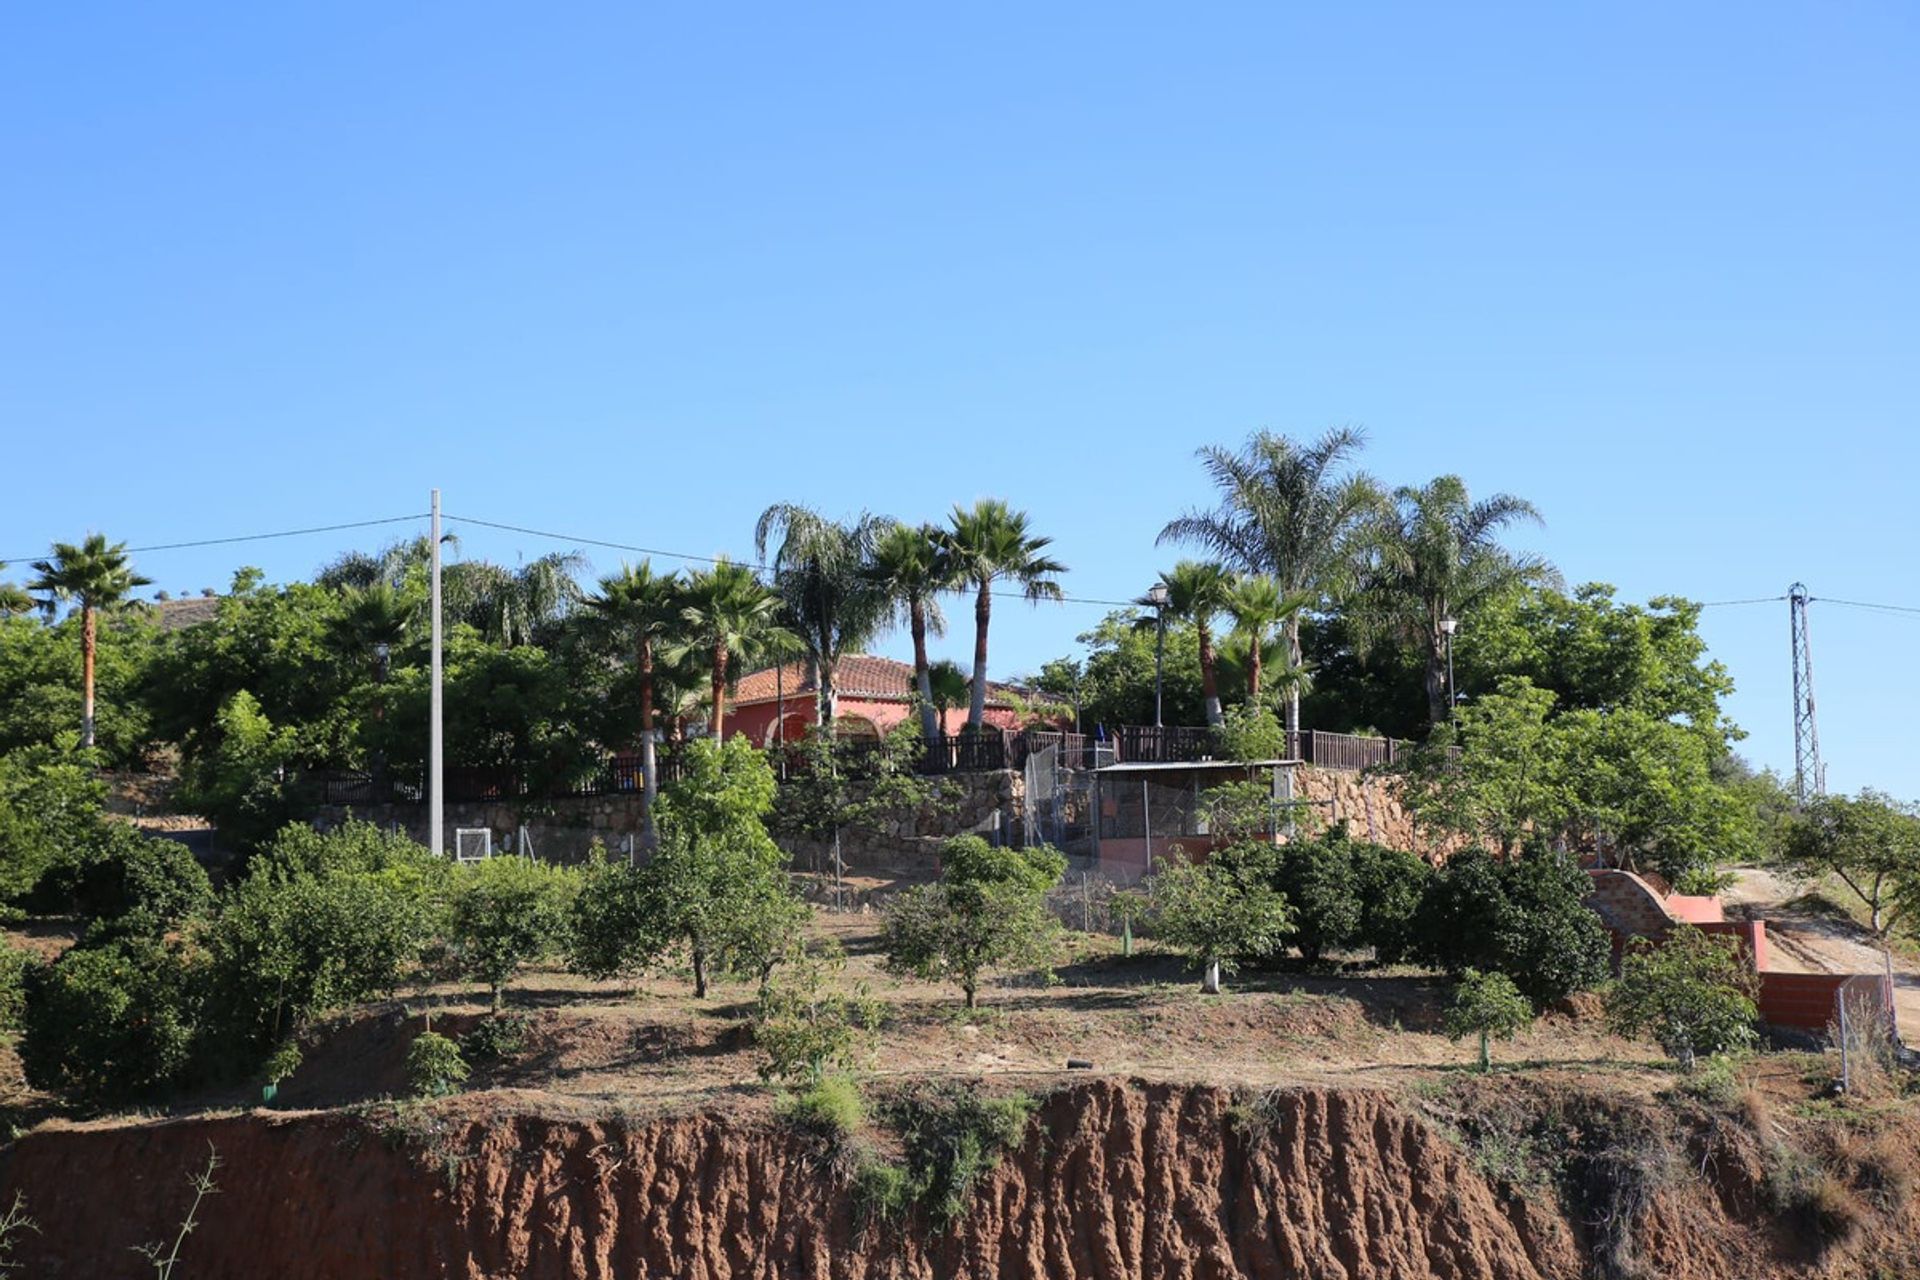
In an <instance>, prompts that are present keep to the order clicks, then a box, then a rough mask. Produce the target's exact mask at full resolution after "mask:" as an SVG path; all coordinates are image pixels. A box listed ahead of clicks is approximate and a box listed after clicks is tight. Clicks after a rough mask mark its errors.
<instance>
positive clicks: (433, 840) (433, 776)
mask: <svg viewBox="0 0 1920 1280" xmlns="http://www.w3.org/2000/svg"><path fill="white" fill-rule="evenodd" d="M432 511H433V531H432V533H431V535H430V537H431V540H432V542H433V624H432V626H433V666H432V671H433V677H432V684H433V693H432V696H431V697H430V699H429V701H428V711H427V725H428V728H427V845H428V847H429V848H431V849H432V850H433V851H434V852H435V853H444V852H445V851H446V846H445V844H443V843H442V831H441V788H440V782H441V775H442V773H443V772H444V768H443V766H444V764H445V754H446V744H445V741H444V739H443V737H442V734H441V726H440V491H439V490H438V489H435V490H434V491H433V504H432Z"/></svg>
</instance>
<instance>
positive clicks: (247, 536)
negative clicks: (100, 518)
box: [0, 512, 427, 563]
mask: <svg viewBox="0 0 1920 1280" xmlns="http://www.w3.org/2000/svg"><path fill="white" fill-rule="evenodd" d="M426 518H427V517H426V513H424V512H422V513H420V514H419V515H411V516H386V517H383V518H381V519H379V520H353V521H349V522H348V523H346V524H317V525H314V526H312V527H311V528H306V529H281V530H279V531H277V532H274V533H243V534H237V535H235V536H234V537H231V538H200V539H197V540H195V541H192V542H156V543H154V544H153V545H151V546H146V547H128V548H127V554H128V555H147V554H149V553H150V552H154V551H181V550H185V549H186V548H189V547H222V546H228V545H231V544H232V543H236V542H264V541H266V540H267V539H269V538H298V537H303V536H305V535H307V534H310V533H338V532H340V531H341V530H343V529H371V528H373V527H374V526H376V525H383V524H405V523H407V522H408V521H411V520H424V519H426ZM36 558H37V557H36V556H33V555H24V556H0V561H5V562H8V563H12V562H14V561H18V560H30V559H36Z"/></svg>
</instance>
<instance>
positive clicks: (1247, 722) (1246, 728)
mask: <svg viewBox="0 0 1920 1280" xmlns="http://www.w3.org/2000/svg"><path fill="white" fill-rule="evenodd" d="M1213 736H1214V741H1215V742H1216V743H1217V744H1218V746H1219V749H1220V754H1221V755H1223V756H1225V757H1226V758H1227V759H1229V760H1280V759H1284V758H1285V757H1286V754H1287V730H1286V726H1285V725H1283V724H1281V723H1280V719H1279V717H1278V716H1276V715H1274V713H1273V710H1272V708H1270V707H1265V706H1259V705H1256V704H1254V703H1250V702H1243V703H1241V704H1240V705H1239V706H1235V707H1228V708H1227V710H1226V714H1225V716H1224V717H1222V721H1221V723H1220V725H1219V726H1218V727H1217V728H1216V729H1214V731H1213Z"/></svg>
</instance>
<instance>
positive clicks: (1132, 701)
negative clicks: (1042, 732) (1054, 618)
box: [935, 609, 1244, 732]
mask: <svg viewBox="0 0 1920 1280" xmlns="http://www.w3.org/2000/svg"><path fill="white" fill-rule="evenodd" d="M1078 640H1079V643H1080V644H1082V645H1084V646H1086V647H1087V651H1088V652H1087V657H1086V660H1085V661H1084V662H1080V661H1078V660H1075V659H1072V658H1059V659H1055V660H1054V661H1052V662H1049V663H1047V664H1046V665H1045V666H1043V667H1042V668H1041V669H1040V673H1039V675H1038V676H1037V677H1036V679H1035V681H1034V683H1035V685H1036V686H1037V687H1038V688H1039V689H1040V691H1041V692H1042V693H1044V694H1046V695H1047V696H1048V697H1051V698H1053V699H1055V700H1057V701H1060V702H1064V703H1066V704H1068V705H1070V706H1072V707H1075V708H1076V709H1077V710H1078V711H1079V713H1080V721H1081V723H1082V724H1083V725H1084V726H1085V727H1086V728H1087V730H1088V731H1089V732H1091V731H1093V728H1094V726H1096V725H1121V724H1152V723H1153V688H1154V670H1155V662H1154V658H1155V654H1154V649H1155V644H1154V631H1153V627H1152V625H1151V620H1150V618H1148V617H1146V616H1143V615H1142V614H1141V613H1140V612H1139V611H1138V610H1135V609H1125V610H1119V611H1116V612H1114V613H1110V614H1108V615H1107V616H1106V617H1105V618H1103V619H1102V620H1101V621H1100V623H1099V624H1098V625H1097V626H1095V627H1094V628H1093V629H1092V630H1091V631H1085V632H1082V633H1081V634H1080V636H1079V637H1078ZM1199 655H1200V649H1199V635H1198V633H1197V632H1196V630H1195V629H1194V627H1193V626H1192V624H1190V623H1188V622H1185V621H1183V620H1181V619H1178V618H1171V617H1170V618H1168V620H1167V636H1166V655H1165V661H1164V663H1163V664H1162V673H1161V685H1162V690H1163V702H1164V710H1165V720H1166V722H1167V723H1168V724H1197V723H1199V722H1200V720H1201V718H1202V717H1203V716H1204V715H1205V714H1206V703H1205V694H1204V681H1203V679H1202V676H1201V670H1200V656H1199ZM935 665H936V666H937V665H938V664H935ZM1216 665H1218V660H1217V659H1216ZM1220 679H1221V680H1222V681H1223V682H1224V681H1225V675H1224V672H1223V673H1222V674H1221V675H1220ZM1240 688H1244V685H1242V686H1240ZM1222 692H1223V695H1224V696H1225V697H1226V698H1227V700H1229V701H1232V700H1234V699H1236V698H1238V697H1240V696H1242V695H1241V693H1240V691H1239V688H1226V687H1224V684H1223V689H1222Z"/></svg>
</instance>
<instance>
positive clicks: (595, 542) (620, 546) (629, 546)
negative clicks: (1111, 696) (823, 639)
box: [446, 514, 1140, 607]
mask: <svg viewBox="0 0 1920 1280" xmlns="http://www.w3.org/2000/svg"><path fill="white" fill-rule="evenodd" d="M446 518H447V519H448V520H449V521H458V522H460V523H463V524H477V525H480V526H482V527H484V528H488V529H504V530H506V531H507V532H509V533H524V534H526V535H528V536H529V537H534V538H548V539H551V540H552V541H554V542H566V543H571V544H573V545H574V546H584V547H607V548H609V549H611V550H614V551H632V552H634V553H636V554H638V555H643V556H661V557H663V558H665V559H668V560H695V561H698V562H700V563H701V564H719V563H720V562H721V561H723V560H725V561H726V562H727V563H729V564H737V565H740V566H742V567H743V568H748V569H753V570H756V571H758V572H760V573H772V572H773V566H771V565H766V564H761V563H760V562H758V561H756V560H734V559H731V558H729V557H727V556H703V555H695V554H694V553H693V552H691V551H667V550H665V549H663V548H660V547H643V546H639V545H637V544H635V543H631V542H613V541H610V540H608V539H606V538H581V537H575V536H574V535H572V534H566V533H555V532H553V531H552V530H550V529H530V528H528V527H527V526H525V525H518V524H504V523H502V522H500V521H498V520H481V519H478V518H476V517H472V516H460V515H452V514H449V515H448V516H447V517H446ZM993 594H994V595H995V596H998V597H999V598H1001V599H1003V600H1004V599H1021V600H1024V599H1025V598H1026V595H1025V593H1024V592H1019V591H996V592H994V593H993ZM1060 602H1061V603H1063V604H1097V605H1106V606H1109V607H1125V606H1129V605H1137V604H1139V603H1140V602H1139V601H1137V600H1101V599H1097V598H1095V597H1093V596H1066V595H1063V596H1061V597H1060Z"/></svg>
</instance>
